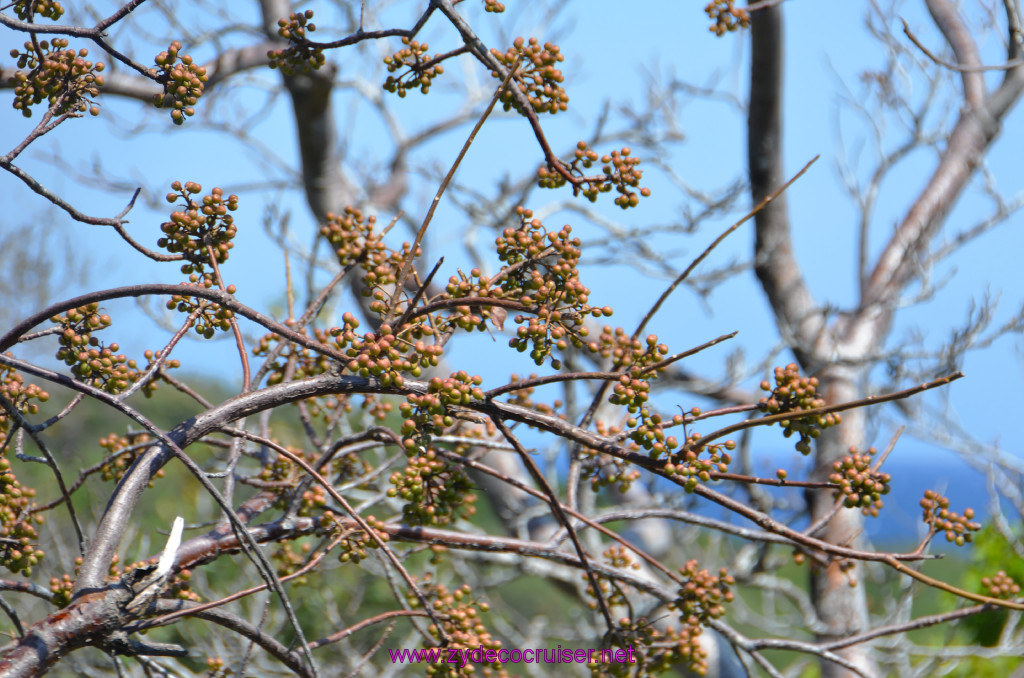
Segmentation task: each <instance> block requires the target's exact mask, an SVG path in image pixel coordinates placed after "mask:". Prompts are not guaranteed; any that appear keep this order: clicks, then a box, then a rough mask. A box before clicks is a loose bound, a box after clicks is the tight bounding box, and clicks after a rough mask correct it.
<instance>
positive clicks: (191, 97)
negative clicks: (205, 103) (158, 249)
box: [150, 40, 209, 202]
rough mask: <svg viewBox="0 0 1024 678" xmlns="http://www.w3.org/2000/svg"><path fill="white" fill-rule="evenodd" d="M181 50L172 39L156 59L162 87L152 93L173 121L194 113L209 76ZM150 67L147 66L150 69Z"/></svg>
mask: <svg viewBox="0 0 1024 678" xmlns="http://www.w3.org/2000/svg"><path fill="white" fill-rule="evenodd" d="M180 51H181V43H180V42H178V41H177V40H175V41H174V42H172V43H171V44H170V46H168V47H167V51H166V52H160V54H158V55H157V56H156V60H155V61H156V66H157V70H158V74H157V76H156V79H157V82H159V83H162V84H163V86H164V91H163V93H162V94H157V95H156V96H154V97H153V105H154V106H156V107H157V108H170V109H171V120H172V121H173V122H174V124H175V125H180V124H182V123H184V122H185V118H186V117H192V116H193V115H195V113H196V109H195V108H194V107H195V105H196V102H197V101H199V97H201V96H202V95H203V87H205V84H206V81H207V80H208V79H209V78H208V77H207V75H206V69H205V68H204V67H202V66H200V65H199V64H196V63H194V62H193V60H192V57H190V56H189V55H187V54H184V55H182V56H181V57H179V56H178V53H179V52H180ZM153 70H154V69H150V71H151V72H152V71H153ZM172 202H173V201H172Z"/></svg>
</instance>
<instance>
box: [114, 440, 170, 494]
mask: <svg viewBox="0 0 1024 678" xmlns="http://www.w3.org/2000/svg"><path fill="white" fill-rule="evenodd" d="M149 444H150V437H149V434H148V433H142V432H135V433H128V434H125V435H118V434H116V433H109V434H107V435H106V436H104V437H103V438H100V447H102V448H103V449H104V450H106V456H105V458H104V460H103V464H102V465H101V466H100V477H101V478H103V480H109V481H113V482H118V481H120V480H121V478H122V477H124V474H125V472H127V471H128V469H129V468H131V466H132V464H134V463H135V460H136V459H138V457H139V455H140V454H142V453H143V452H144V451H145V450H146V448H147V447H149ZM163 477H164V470H163V469H160V470H159V471H157V472H156V478H163ZM149 486H150V487H153V482H152V481H150V483H149Z"/></svg>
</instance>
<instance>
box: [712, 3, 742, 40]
mask: <svg viewBox="0 0 1024 678" xmlns="http://www.w3.org/2000/svg"><path fill="white" fill-rule="evenodd" d="M704 13H705V14H707V15H708V17H709V18H710V19H711V20H712V21H714V22H715V23H713V24H711V26H710V28H709V30H710V31H711V32H712V33H714V34H715V35H717V36H719V37H721V36H723V35H725V34H726V33H727V32H731V31H735V30H736V29H738V28H748V27H749V26H750V13H749V12H747V10H745V9H743V8H742V7H736V6H735V0H712V1H711V2H709V3H708V4H707V6H706V7H705V8H704Z"/></svg>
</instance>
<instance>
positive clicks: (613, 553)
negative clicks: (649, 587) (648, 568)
mask: <svg viewBox="0 0 1024 678" xmlns="http://www.w3.org/2000/svg"><path fill="white" fill-rule="evenodd" d="M601 555H602V556H604V559H605V560H606V561H608V564H609V565H611V566H612V567H617V568H620V569H626V568H630V569H632V570H639V569H640V563H638V562H637V559H636V555H635V554H634V553H633V552H632V551H630V550H629V549H627V548H626V547H625V546H623V545H622V544H612V545H611V546H609V547H608V548H606V549H605V550H604V551H603V552H602V553H601Z"/></svg>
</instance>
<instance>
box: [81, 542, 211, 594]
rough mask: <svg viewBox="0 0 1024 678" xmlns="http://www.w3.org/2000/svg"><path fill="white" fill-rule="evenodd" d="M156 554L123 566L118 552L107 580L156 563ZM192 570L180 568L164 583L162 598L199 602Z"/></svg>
mask: <svg viewBox="0 0 1024 678" xmlns="http://www.w3.org/2000/svg"><path fill="white" fill-rule="evenodd" d="M156 561H157V559H156V556H154V557H152V558H150V559H149V560H137V561H135V562H134V563H129V564H128V565H125V566H124V567H123V568H122V567H121V566H120V565H119V563H120V562H121V558H120V556H118V555H117V554H116V553H115V554H114V557H113V558H112V559H111V561H110V568H109V569H108V570H107V572H108V576H107V581H109V582H111V583H113V582H115V581H117V580H120V579H123V578H124V576H125V575H126V574H128V573H129V572H131V571H132V570H137V569H139V568H140V567H149V566H150V565H156ZM75 563H76V569H77V567H79V566H80V565H81V559H78V558H76V559H75ZM191 579H192V571H191V570H188V569H182V570H179V571H178V572H177V573H176V574H175V575H174V576H173V577H171V578H170V579H169V580H168V582H167V584H165V585H164V587H163V589H162V590H161V592H160V594H161V595H160V597H161V598H170V599H174V600H190V601H192V602H199V601H200V600H202V597H201V596H200V595H199V594H198V593H196V592H194V591H192V584H191Z"/></svg>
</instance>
